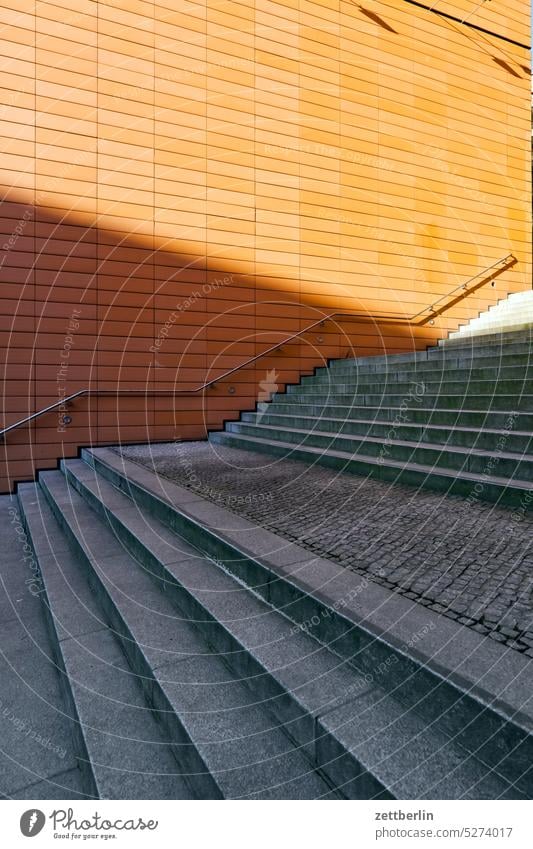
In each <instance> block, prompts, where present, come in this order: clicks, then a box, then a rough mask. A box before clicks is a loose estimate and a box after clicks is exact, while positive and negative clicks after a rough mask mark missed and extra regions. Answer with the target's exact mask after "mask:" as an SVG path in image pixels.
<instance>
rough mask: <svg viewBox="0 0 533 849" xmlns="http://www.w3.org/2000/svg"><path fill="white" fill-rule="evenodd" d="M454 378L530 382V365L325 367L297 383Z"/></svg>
mask: <svg viewBox="0 0 533 849" xmlns="http://www.w3.org/2000/svg"><path fill="white" fill-rule="evenodd" d="M451 375H454V376H455V378H456V380H461V381H464V382H465V383H468V382H469V381H472V380H476V381H477V380H491V381H497V380H498V381H501V380H533V363H531V364H529V363H528V364H526V365H523V366H517V365H515V366H502V365H501V363H500V364H498V365H493V366H478V365H477V364H475V363H472V365H471V366H470V367H459V366H458V365H457V364H456V365H455V366H454V367H452V366H449V365H447V366H446V367H444V368H442V369H436V368H435V367H434V364H433V363H420V364H418V365H417V367H416V368H412V369H408V368H399V367H398V366H396V368H391V369H385V370H383V371H370V370H368V369H365V370H363V369H362V368H361V369H359V368H357V366H356V365H354V366H346V367H344V368H342V367H338V368H336V369H333V368H332V367H331V368H327V367H326V366H323V367H320V368H317V369H316V371H315V374H311V375H305V376H304V377H302V379H301V381H300V385H301V386H307V385H309V384H312V385H315V386H318V385H320V384H322V383H326V384H327V383H337V382H338V381H341V380H343V379H345V380H347V381H355V380H357V381H359V380H365V381H369V380H372V379H373V380H374V382H375V381H376V380H377V379H378V377H379V379H380V381H383V382H387V383H406V382H411V383H412V382H413V381H416V382H420V381H422V382H429V383H434V382H440V381H442V380H445V379H446V378H447V377H448V378H449V377H450V376H451Z"/></svg>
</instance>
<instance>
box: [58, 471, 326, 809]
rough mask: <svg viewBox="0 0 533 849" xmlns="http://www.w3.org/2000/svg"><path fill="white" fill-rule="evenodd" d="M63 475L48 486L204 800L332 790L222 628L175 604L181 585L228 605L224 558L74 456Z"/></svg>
mask: <svg viewBox="0 0 533 849" xmlns="http://www.w3.org/2000/svg"><path fill="white" fill-rule="evenodd" d="M65 472H66V475H67V477H66V478H65V477H64V476H63V475H62V474H61V473H59V472H53V473H45V474H43V475H42V484H43V488H44V490H45V493H46V495H47V497H48V499H49V501H50V503H51V504H52V506H53V509H54V512H55V513H56V515H59V516H60V517H61V521H62V523H63V526H64V527H65V529H66V531H67V533H68V534H69V535H70V537H71V538H72V541H73V543H74V544H76V545H77V548H78V557H79V559H80V561H81V562H82V563H83V565H84V567H85V568H86V569H87V570H88V571H89V572H90V577H89V580H90V584H91V588H92V590H93V593H94V595H95V596H96V598H97V599H98V600H99V602H100V604H101V605H102V607H103V608H105V610H106V613H107V616H108V618H109V620H110V621H111V623H112V626H113V628H114V630H115V632H116V634H117V635H118V636H119V638H120V640H121V643H122V645H123V648H124V652H125V654H126V655H127V657H128V660H129V664H130V667H131V669H132V671H133V673H134V675H136V676H137V678H138V680H139V681H140V683H141V685H142V687H143V690H144V694H145V697H146V700H147V701H148V702H149V704H150V706H151V709H152V711H153V713H154V715H155V716H156V717H157V719H158V720H159V722H160V724H161V725H162V726H163V728H164V730H165V734H166V736H167V738H168V740H169V741H170V745H171V747H172V750H173V751H174V753H175V757H176V760H177V762H178V764H180V766H181V770H182V772H183V774H184V775H185V776H186V778H187V782H188V784H190V785H191V786H192V787H193V789H194V792H195V795H196V796H197V797H198V798H201V799H211V798H225V799H237V798H261V799H268V798H271V799H273V798H276V799H318V798H326V797H332V796H334V795H335V794H332V790H331V787H330V786H329V785H328V784H326V783H325V781H324V779H323V778H321V777H320V776H319V775H318V774H317V772H316V770H315V769H314V767H313V765H312V763H311V760H310V759H309V758H308V757H307V756H306V754H305V751H304V749H303V747H301V746H297V745H295V744H294V742H293V741H292V739H291V738H290V736H289V735H288V734H287V733H286V732H285V731H284V729H283V728H281V727H279V723H278V721H277V720H276V719H275V717H274V716H272V715H271V714H270V712H269V710H268V709H267V707H268V699H265V698H258V697H257V696H255V695H254V694H253V693H251V692H250V690H249V689H248V688H247V687H246V686H245V684H244V683H243V676H242V674H241V675H235V674H234V673H232V672H231V670H229V669H228V665H227V663H226V662H225V660H227V656H228V654H227V652H224V650H221V649H220V648H219V646H218V644H217V643H216V642H215V644H213V637H214V636H215V635H214V633H213V625H216V624H217V623H216V622H214V621H213V620H211V621H210V622H204V621H202V618H201V614H200V618H199V617H198V616H197V615H195V613H194V612H192V615H191V613H190V612H187V611H186V610H183V609H182V608H181V607H180V606H178V605H177V604H176V601H177V599H178V597H179V599H180V600H183V599H184V598H185V596H186V593H184V594H183V595H182V593H181V592H179V591H178V589H179V587H180V580H183V581H184V582H187V588H194V589H195V591H196V592H197V593H198V594H199V595H200V596H201V595H207V596H209V595H210V594H211V595H212V594H213V593H214V594H215V595H216V599H215V600H217V601H219V602H220V601H223V599H222V598H221V596H219V595H218V591H219V590H220V583H219V585H218V589H217V586H215V584H214V583H213V581H212V582H211V584H207V585H206V586H205V587H204V586H203V584H202V581H203V580H204V578H205V576H206V575H208V574H210V572H209V567H210V566H211V573H212V572H213V569H215V571H216V567H214V564H210V563H209V561H208V560H207V559H206V558H205V557H204V556H203V555H202V554H201V553H199V552H198V551H197V550H196V549H194V548H192V547H191V546H190V545H189V544H188V543H186V542H185V541H184V540H183V539H180V538H179V537H177V536H176V535H174V534H172V533H171V532H170V531H168V530H167V529H166V528H164V527H163V526H159V525H158V524H157V523H150V524H148V523H147V522H146V519H145V517H144V516H142V515H140V514H139V512H138V510H137V508H136V506H135V505H134V504H133V503H132V502H131V501H130V500H129V499H127V498H126V496H124V495H123V494H122V493H120V492H118V491H117V490H116V489H114V488H113V487H111V485H110V484H108V483H107V482H106V481H105V480H96V479H95V476H94V471H93V470H92V469H90V468H89V467H88V466H87V465H86V464H85V463H82V462H81V461H79V462H76V461H73V462H72V463H66V464H65ZM87 475H88V476H89V477H87ZM91 483H92V486H91ZM80 490H81V491H82V492H83V496H84V497H82V496H81V495H80V493H79V491H80ZM89 502H90V503H89ZM95 520H96V522H97V524H96V526H95ZM124 549H127V550H128V549H129V551H130V555H129V556H128V555H126V554H125V551H124ZM134 558H135V559H134ZM136 561H137V562H136ZM221 592H223V591H222V590H221ZM239 595H240V596H242V591H241V593H239ZM226 601H227V597H226ZM220 612H222V610H221V611H220ZM203 615H204V616H206V615H207V611H205V612H204V614H203ZM249 624H250V623H248V626H249ZM221 630H222V627H221V628H220V631H221ZM202 631H203V632H204V633H202ZM217 633H218V630H217ZM206 635H209V640H208V639H206ZM152 759H153V755H152Z"/></svg>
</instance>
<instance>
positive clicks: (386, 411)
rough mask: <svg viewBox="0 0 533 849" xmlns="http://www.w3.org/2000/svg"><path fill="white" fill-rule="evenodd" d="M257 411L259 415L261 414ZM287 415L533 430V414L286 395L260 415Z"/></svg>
mask: <svg viewBox="0 0 533 849" xmlns="http://www.w3.org/2000/svg"><path fill="white" fill-rule="evenodd" d="M261 412H262V411H260V413H259V414H261ZM267 412H268V413H269V414H275V415H286V416H291V417H298V416H304V415H305V416H311V417H313V418H331V417H333V418H337V419H341V420H342V421H352V420H353V419H366V418H368V419H370V420H372V421H387V422H394V423H396V424H400V423H401V422H402V421H407V422H410V423H413V424H429V425H439V426H461V427H474V428H479V429H481V428H486V427H487V428H493V429H498V430H508V429H509V426H510V424H511V423H512V422H514V427H515V428H516V430H518V431H521V432H531V431H533V413H513V414H512V419H511V414H510V413H509V411H505V410H504V411H491V412H489V411H487V410H473V409H456V410H453V409H450V410H443V409H441V408H439V407H433V408H427V407H424V406H421V405H417V406H409V405H403V406H388V405H385V404H383V405H381V404H380V405H378V404H376V405H375V406H371V405H369V406H365V405H356V404H353V405H352V404H344V405H341V404H333V403H327V404H315V403H312V402H310V403H307V404H303V403H298V404H295V403H291V399H290V397H289V396H280V401H279V403H275V402H271V403H270V404H269V405H268V407H266V408H265V410H264V412H263V413H262V414H263V415H266V414H267Z"/></svg>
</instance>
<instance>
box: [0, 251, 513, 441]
mask: <svg viewBox="0 0 533 849" xmlns="http://www.w3.org/2000/svg"><path fill="white" fill-rule="evenodd" d="M511 261H512V263H513V264H514V263H515V262H516V261H517V260H516V257H515V256H514V255H513V254H508V255H507V256H505V257H503V258H502V259H500V260H498V261H497V262H495V263H493V265H490V266H488V267H487V268H485V269H484V270H483V271H480V272H479V273H478V274H475V275H474V276H473V277H470V279H469V280H467V281H466V283H461V284H460V285H459V286H456V287H455V288H454V289H452V290H451V292H449V293H448V294H447V295H443V296H442V297H441V298H439V299H438V300H437V301H434V303H433V304H431V306H429V307H424V309H422V310H420V311H419V312H417V313H415V314H414V315H413V316H409V317H408V316H400V315H390V314H387V313H383V314H382V315H378V314H374V315H372V316H369V315H368V313H349V312H333V313H330V314H329V315H325V316H322V318H319V319H318V320H317V321H314V322H313V323H312V324H309V325H307V327H304V328H303V330H299V331H297V332H296V333H293V334H292V336H289V337H288V338H287V339H284V340H283V341H282V342H277V343H276V344H275V345H272V346H271V347H270V348H267V349H266V351H261V353H260V354H256V355H255V356H254V357H250V359H248V360H245V362H244V363H240V364H239V365H238V366H234V367H233V368H231V369H229V370H228V371H226V372H224V374H222V375H219V376H218V377H214V378H212V379H211V380H208V381H207V382H206V383H202V384H201V385H200V386H196V387H195V388H194V389H150V390H146V389H117V390H114V389H89V388H86V389H79V390H78V391H77V392H73V393H72V395H68V396H66V397H65V398H60V399H59V400H58V401H54V403H53V404H49V405H48V406H47V407H43V408H42V409H41V410H38V411H37V412H36V413H32V414H31V415H29V416H26V417H25V418H24V419H20V420H19V421H18V422H14V423H13V424H11V425H8V427H5V428H3V430H0V442H3V440H4V437H5V435H6V434H7V433H9V432H10V431H12V430H16V428H19V427H21V426H22V425H24V424H28V423H29V422H31V421H33V420H34V419H37V418H39V417H40V416H43V415H44V414H45V413H50V412H51V411H52V410H55V409H57V408H58V407H62V406H64V405H67V404H69V403H70V402H72V401H74V400H75V399H76V398H81V397H86V398H89V397H91V396H93V395H95V396H113V397H117V396H121V395H126V396H127V395H130V396H136V395H144V396H146V397H148V396H150V397H157V396H166V397H168V396H172V397H175V396H178V395H196V394H197V393H199V392H204V391H205V390H206V389H209V388H210V387H211V386H214V385H215V384H216V383H219V382H220V381H222V380H225V379H226V378H227V377H230V376H231V375H232V374H235V372H237V371H240V370H241V369H243V368H247V367H248V366H250V365H252V364H253V363H255V362H257V360H260V359H262V358H263V357H266V356H267V354H271V353H272V352H273V351H277V350H279V349H280V348H283V347H284V346H285V345H289V344H290V343H291V342H293V341H294V340H295V339H298V338H299V337H300V336H303V334H304V333H308V332H309V331H310V330H313V328H315V327H318V326H319V325H320V326H322V325H324V323H325V322H326V321H329V320H331V319H332V318H337V317H342V318H350V319H363V320H364V321H375V320H376V319H380V320H382V321H385V322H388V323H391V324H415V325H418V326H423V325H424V324H427V323H428V322H431V323H433V321H434V317H435V316H436V315H438V314H439V312H443V308H441V309H440V310H439V309H438V305H439V304H441V303H442V301H445V300H448V298H451V297H453V296H454V295H455V294H456V292H464V293H465V294H464V295H462V296H460V297H466V294H468V293H469V292H472V291H474V290H475V289H476V288H479V286H480V285H481V284H478V286H474V287H470V289H469V286H470V284H471V283H474V282H475V281H476V280H478V279H479V278H480V277H482V276H483V275H487V280H486V281H485V282H488V280H489V279H490V277H491V276H493V275H491V273H490V272H493V271H494V272H495V271H496V269H498V267H499V266H501V265H506V264H509V263H511ZM455 300H457V298H456V299H455ZM454 302H455V301H453V302H452V303H454ZM450 306H451V304H450ZM425 313H429V314H428V315H427V316H425ZM424 316H425V317H424Z"/></svg>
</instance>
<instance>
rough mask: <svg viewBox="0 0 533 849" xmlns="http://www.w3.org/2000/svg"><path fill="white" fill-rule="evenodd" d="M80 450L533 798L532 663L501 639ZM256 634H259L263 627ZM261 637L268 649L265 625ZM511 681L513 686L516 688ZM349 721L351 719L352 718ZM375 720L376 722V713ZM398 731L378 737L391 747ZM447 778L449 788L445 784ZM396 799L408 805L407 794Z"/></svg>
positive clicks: (111, 457)
mask: <svg viewBox="0 0 533 849" xmlns="http://www.w3.org/2000/svg"><path fill="white" fill-rule="evenodd" d="M82 453H83V457H84V459H85V460H86V461H87V462H88V463H89V464H91V465H92V466H93V467H94V468H95V469H96V470H97V471H98V474H99V479H101V478H105V479H106V480H107V481H109V482H110V483H112V484H113V485H114V486H115V487H117V488H119V489H120V490H121V491H123V492H124V493H128V496H129V498H131V499H132V503H133V504H135V505H137V509H138V510H142V511H143V514H144V515H145V516H146V515H150V516H152V517H153V518H156V519H157V520H158V521H159V522H161V523H163V524H164V525H165V526H166V527H167V528H173V529H174V531H175V532H176V533H179V535H180V536H181V537H182V538H184V539H186V540H187V541H188V542H189V543H191V544H193V545H195V546H196V547H197V548H198V549H200V550H202V551H204V552H205V553H206V554H208V555H209V556H210V557H212V558H213V559H215V560H216V562H217V563H218V564H219V565H220V566H221V567H223V568H224V569H226V570H227V571H228V572H229V573H231V574H233V575H234V576H235V577H236V578H237V580H238V581H239V582H240V584H241V585H243V586H245V587H248V588H250V589H251V590H253V592H254V593H255V594H256V595H257V596H260V597H261V598H263V599H264V600H265V601H266V602H268V604H269V605H270V606H271V607H274V608H275V609H277V610H278V611H283V614H284V616H285V617H287V618H288V619H290V620H291V621H292V622H294V623H295V625H296V626H299V628H300V629H303V630H304V632H305V633H306V634H309V635H310V636H312V638H313V639H314V640H316V641H318V643H321V644H322V645H323V646H327V648H328V649H329V651H332V652H334V653H335V655H337V656H338V657H339V658H342V659H344V660H347V661H349V662H350V664H355V666H356V667H357V669H358V670H359V671H362V672H364V673H365V675H366V676H367V681H368V680H369V681H370V682H371V683H372V684H373V686H374V687H377V688H383V689H384V691H385V693H386V694H387V696H388V697H390V696H393V698H394V701H395V702H398V703H400V704H401V705H402V716H403V718H404V719H405V720H406V721H407V722H409V721H410V719H411V717H412V714H415V715H416V716H419V717H421V718H422V720H423V723H424V727H426V728H427V727H428V726H429V727H431V728H434V729H437V728H438V729H440V730H441V731H442V732H443V733H445V734H446V736H448V737H451V738H453V739H454V740H455V741H456V742H459V743H460V744H461V746H464V747H465V748H466V749H467V750H468V751H469V752H471V753H472V754H476V756H477V755H480V756H481V759H482V761H483V763H484V764H486V765H487V766H490V767H491V768H492V769H493V770H494V774H498V775H505V776H507V778H508V780H510V781H511V782H513V784H514V785H515V790H514V791H513V792H517V788H518V787H520V788H521V790H522V792H525V793H526V795H528V796H529V795H530V794H531V793H532V792H533V768H532V766H531V764H532V763H533V757H532V751H531V750H532V748H533V742H532V738H531V735H530V734H529V730H525V729H526V728H527V729H529V728H530V727H532V728H533V717H531V718H530V717H529V714H528V715H527V716H526V715H523V713H522V712H521V710H520V709H519V707H518V706H519V705H522V704H523V703H524V699H526V700H527V697H526V695H525V694H526V693H529V683H528V682H529V677H528V675H529V673H528V669H529V666H530V664H528V662H527V658H523V657H522V656H519V655H516V656H511V657H509V653H508V652H505V649H504V648H502V647H501V646H500V645H499V644H496V643H494V641H492V640H484V639H483V638H481V637H480V636H479V635H478V634H475V633H474V632H472V631H470V630H469V629H465V628H463V626H461V625H459V624H458V623H455V622H452V621H451V620H448V619H443V617H441V616H439V615H438V614H435V613H433V612H431V611H429V610H427V609H426V608H422V607H420V606H418V605H413V604H412V603H411V602H409V601H408V600H407V599H403V598H402V597H399V596H398V595H397V594H395V593H391V592H390V591H388V590H385V589H384V588H381V587H377V586H376V585H375V584H373V582H372V581H370V582H369V581H363V582H362V583H361V579H360V577H358V576H356V575H354V574H353V573H351V572H350V571H349V570H346V569H344V568H343V567H342V566H339V565H338V564H334V563H332V562H331V561H327V560H324V559H323V558H317V557H315V556H313V555H312V554H310V553H309V552H308V551H306V550H305V549H302V548H300V547H299V546H298V545H296V544H294V543H292V542H288V541H287V540H283V539H281V538H280V537H278V536H276V535H275V534H272V533H271V532H270V531H267V530H266V529H262V528H257V526H256V524H255V523H254V522H249V521H247V520H246V519H244V518H243V517H240V516H236V515H235V514H233V513H230V512H229V511H228V510H225V509H223V508H221V507H219V506H218V505H214V504H212V503H207V502H206V501H204V499H202V498H201V497H200V496H198V495H197V494H195V493H194V492H192V491H190V490H188V489H185V488H183V487H181V486H178V485H177V484H174V483H172V482H170V481H168V480H162V479H161V478H159V477H157V476H156V475H155V474H154V473H153V472H152V471H150V470H149V469H147V468H146V467H141V466H139V465H138V464H137V463H133V462H131V461H128V460H125V459H124V458H123V457H121V456H120V455H119V454H118V453H116V452H114V451H112V450H110V449H92V450H84V451H83V452H82ZM121 515H122V514H121ZM433 619H434V620H435V621H434V622H433ZM428 620H432V621H430V622H428ZM400 623H401V624H400ZM422 624H425V625H426V626H429V627H430V628H431V627H435V638H433V639H430V640H429V642H428V643H427V644H426V642H424V643H420V644H419V646H418V647H417V648H411V647H410V646H411V645H412V643H411V640H410V638H409V636H408V635H409V634H411V635H412V633H413V629H414V632H416V631H417V629H418V627H419V626H422ZM252 630H253V631H254V633H255V632H256V631H257V627H256V626H255V625H254V628H253V629H252ZM267 636H268V632H267ZM257 637H258V640H259V641H260V642H262V639H263V638H262V632H261V629H259V632H258V633H257ZM266 642H267V643H268V639H267V640H266ZM458 643H460V645H461V648H460V649H458ZM420 649H422V654H420ZM282 656H283V655H282ZM465 658H466V661H465ZM463 666H465V668H464V669H463ZM459 667H461V671H460V672H459ZM466 667H468V669H467V668H466ZM343 668H344V667H343ZM507 679H509V680H510V681H513V682H514V686H513V689H512V691H511V690H510V689H509V687H508V681H507ZM511 692H512V694H513V695H512V698H511V700H510V701H509V702H507V698H506V697H507V694H510V693H511ZM498 694H499V695H498ZM514 699H515V700H516V705H515V703H514V701H513V700H514ZM363 703H365V704H366V702H363ZM328 715H329V714H328ZM341 715H343V716H344V718H345V719H346V720H349V719H350V717H349V715H348V714H347V713H346V712H344V713H343V714H339V716H341ZM368 721H370V722H371V721H373V718H372V716H371V715H369V717H368ZM366 722H367V718H366V716H364V715H363V717H362V721H360V719H359V716H358V715H357V716H356V718H355V725H356V726H357V727H358V728H360V727H361V724H362V725H363V728H366V727H367V725H366ZM402 727H405V726H402V725H400V726H398V727H396V726H395V725H393V726H390V728H394V729H395V730H394V732H393V736H395V735H396V734H397V733H401V728H402ZM389 730H390V729H389ZM352 733H356V728H354V729H353V732H352ZM422 733H424V732H422ZM390 736H391V735H390V734H389V733H382V734H380V745H383V746H384V747H385V750H386V747H387V746H388V741H389V739H390ZM324 739H325V738H324ZM425 739H426V740H427V738H425ZM385 750H384V751H385ZM402 751H403V752H404V755H405V756H406V757H408V759H409V761H410V764H411V765H413V764H416V762H417V758H415V759H414V760H413V759H412V758H411V756H410V755H409V752H412V751H414V749H412V748H411V745H409V747H407V749H404V750H402ZM428 751H434V750H433V749H432V748H431V747H430V749H429V750H428ZM461 762H463V763H464V761H461V760H459V761H458V763H461ZM404 778H405V770H403V773H402V781H403V780H404ZM442 782H443V783H444V784H445V783H447V778H446V777H443V778H442ZM432 792H433V793H435V786H433V788H432V789H431V788H429V787H428V788H427V794H428V797H430V798H431V793H432ZM441 792H442V791H441ZM395 795H399V797H400V798H403V796H402V795H401V793H400V794H395ZM433 798H440V796H439V795H436V796H434V797H433Z"/></svg>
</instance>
